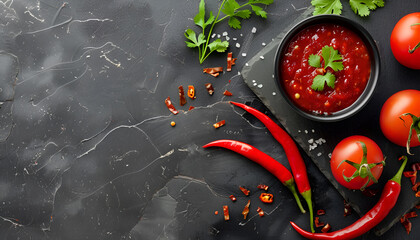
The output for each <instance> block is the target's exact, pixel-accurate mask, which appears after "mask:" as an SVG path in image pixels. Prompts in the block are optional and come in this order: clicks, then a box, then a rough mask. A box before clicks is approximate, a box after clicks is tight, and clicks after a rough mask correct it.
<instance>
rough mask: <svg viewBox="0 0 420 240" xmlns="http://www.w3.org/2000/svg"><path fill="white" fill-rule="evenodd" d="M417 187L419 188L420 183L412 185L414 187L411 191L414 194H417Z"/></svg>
mask: <svg viewBox="0 0 420 240" xmlns="http://www.w3.org/2000/svg"><path fill="white" fill-rule="evenodd" d="M419 186H420V182H417V183H416V184H414V186H413V187H412V188H411V189H413V191H414V192H417V191H418V190H419Z"/></svg>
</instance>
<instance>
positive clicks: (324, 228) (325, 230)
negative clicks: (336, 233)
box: [321, 223, 331, 233]
mask: <svg viewBox="0 0 420 240" xmlns="http://www.w3.org/2000/svg"><path fill="white" fill-rule="evenodd" d="M330 229H331V225H330V224H329V223H327V224H326V225H325V226H324V227H323V228H322V229H321V232H323V233H327V232H328V231H330Z"/></svg>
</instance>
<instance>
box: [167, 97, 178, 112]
mask: <svg viewBox="0 0 420 240" xmlns="http://www.w3.org/2000/svg"><path fill="white" fill-rule="evenodd" d="M165 104H166V106H167V107H168V109H169V111H171V113H173V114H174V115H177V114H178V110H176V108H175V107H174V105H173V104H172V101H171V98H170V97H167V98H166V99H165Z"/></svg>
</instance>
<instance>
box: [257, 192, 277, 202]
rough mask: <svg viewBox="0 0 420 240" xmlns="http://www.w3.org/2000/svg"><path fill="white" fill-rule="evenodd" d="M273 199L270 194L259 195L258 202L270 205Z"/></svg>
mask: <svg viewBox="0 0 420 240" xmlns="http://www.w3.org/2000/svg"><path fill="white" fill-rule="evenodd" d="M273 199H274V196H273V194H271V193H261V195H260V200H261V202H263V203H272V202H273Z"/></svg>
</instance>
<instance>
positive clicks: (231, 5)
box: [222, 0, 241, 17]
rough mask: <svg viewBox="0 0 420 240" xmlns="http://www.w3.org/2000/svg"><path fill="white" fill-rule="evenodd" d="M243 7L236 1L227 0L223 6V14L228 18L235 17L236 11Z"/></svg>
mask: <svg viewBox="0 0 420 240" xmlns="http://www.w3.org/2000/svg"><path fill="white" fill-rule="evenodd" d="M240 7H241V6H240V5H239V3H237V2H236V1H235V0H227V1H226V2H225V4H224V5H223V9H222V12H223V13H224V14H226V15H227V16H230V17H233V16H234V15H235V10H236V9H238V8H240Z"/></svg>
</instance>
